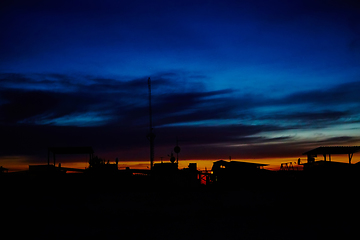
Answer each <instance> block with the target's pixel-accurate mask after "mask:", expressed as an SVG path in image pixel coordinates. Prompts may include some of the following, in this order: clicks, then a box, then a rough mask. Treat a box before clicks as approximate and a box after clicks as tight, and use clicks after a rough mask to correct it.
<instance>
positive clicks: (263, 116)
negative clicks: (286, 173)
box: [0, 0, 360, 163]
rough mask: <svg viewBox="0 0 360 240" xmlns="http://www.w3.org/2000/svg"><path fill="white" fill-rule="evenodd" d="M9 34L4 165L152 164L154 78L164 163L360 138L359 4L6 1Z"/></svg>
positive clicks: (297, 149) (2, 76)
mask: <svg viewBox="0 0 360 240" xmlns="http://www.w3.org/2000/svg"><path fill="white" fill-rule="evenodd" d="M0 29H1V37H0V82H1V85H0V124H1V126H0V127H1V128H2V132H4V133H5V136H6V137H5V138H3V140H2V141H4V143H2V144H1V145H2V146H4V147H2V149H1V150H0V158H2V159H6V158H9V156H40V155H41V154H42V153H44V154H45V155H46V150H44V149H46V147H47V146H64V145H67V146H69V145H91V146H93V147H94V149H95V151H96V152H98V153H99V154H103V155H106V156H107V157H109V158H115V157H117V156H118V157H119V158H120V159H137V160H141V159H147V157H148V142H147V139H146V137H145V136H146V133H147V128H148V127H147V124H148V115H147V114H148V109H147V104H148V102H147V78H148V77H151V79H152V81H153V109H154V110H153V111H154V125H155V126H154V127H155V132H156V133H157V138H156V145H155V146H156V149H155V158H156V159H157V158H159V157H160V155H161V156H164V155H166V154H167V153H169V152H170V151H171V149H172V147H173V145H174V144H175V139H176V136H178V138H179V139H180V140H181V141H182V143H181V144H182V146H183V151H182V154H183V156H182V157H183V158H184V159H218V158H227V157H228V156H229V155H232V156H233V158H238V159H251V158H266V157H278V158H282V157H293V156H299V157H300V155H301V153H302V152H303V150H305V151H306V150H308V149H309V148H310V149H311V148H312V147H317V146H319V145H334V144H335V145H356V144H359V137H358V136H359V133H360V130H359V128H360V124H359V120H360V111H359V110H360V108H359V107H360V106H359V105H360V94H359V90H360V67H359V66H360V4H359V3H358V1H344V0H343V1H340V0H339V1H336V0H333V1H331V0H330V1H300V0H295V1H285V0H274V1H272V0H269V1H176V2H174V1H110V0H102V1H79V0H72V1H2V3H1V4H0ZM3 136H4V135H3ZM181 141H180V142H181ZM186 149H187V150H186ZM121 156H122V157H121ZM0 161H1V160H0ZM0 163H1V162H0Z"/></svg>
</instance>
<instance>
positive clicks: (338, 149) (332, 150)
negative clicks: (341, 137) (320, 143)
mask: <svg viewBox="0 0 360 240" xmlns="http://www.w3.org/2000/svg"><path fill="white" fill-rule="evenodd" d="M359 151H360V146H346V147H345V146H330V147H318V148H315V149H312V150H310V151H307V152H304V153H303V155H318V154H322V155H324V154H352V153H356V152H359Z"/></svg>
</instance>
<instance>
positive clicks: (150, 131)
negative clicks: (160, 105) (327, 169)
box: [147, 78, 155, 170]
mask: <svg viewBox="0 0 360 240" xmlns="http://www.w3.org/2000/svg"><path fill="white" fill-rule="evenodd" d="M148 88H149V133H148V135H147V139H148V140H149V141H150V170H152V168H153V164H154V139H155V134H154V133H153V127H152V109H151V80H150V78H148Z"/></svg>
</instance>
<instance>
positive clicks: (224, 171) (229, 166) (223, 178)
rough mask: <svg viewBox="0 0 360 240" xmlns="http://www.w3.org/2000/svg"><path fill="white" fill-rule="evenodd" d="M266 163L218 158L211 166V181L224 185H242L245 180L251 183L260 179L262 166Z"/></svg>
mask: <svg viewBox="0 0 360 240" xmlns="http://www.w3.org/2000/svg"><path fill="white" fill-rule="evenodd" d="M267 165H268V164H261V163H251V162H240V161H229V162H227V161H224V160H219V161H216V162H214V163H213V166H212V169H211V171H212V178H213V179H212V181H213V182H214V183H217V184H224V185H243V184H244V183H245V182H246V183H247V184H249V185H252V184H253V183H255V182H258V181H261V180H262V178H263V176H262V175H263V174H262V173H264V171H267V170H265V169H264V168H263V167H264V166H267Z"/></svg>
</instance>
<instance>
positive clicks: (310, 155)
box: [303, 146, 360, 164]
mask: <svg viewBox="0 0 360 240" xmlns="http://www.w3.org/2000/svg"><path fill="white" fill-rule="evenodd" d="M359 151H360V146H346V147H344V146H330V147H318V148H315V149H312V150H310V151H307V152H305V153H303V155H307V162H308V163H314V162H315V158H316V157H317V155H323V156H324V161H327V159H326V156H327V155H328V156H329V159H328V160H329V161H331V155H334V154H336V155H339V154H343V155H344V154H346V155H348V156H349V164H351V160H352V157H353V155H354V153H357V152H359Z"/></svg>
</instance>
